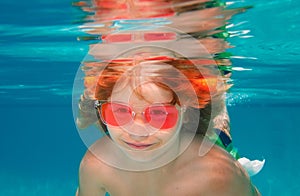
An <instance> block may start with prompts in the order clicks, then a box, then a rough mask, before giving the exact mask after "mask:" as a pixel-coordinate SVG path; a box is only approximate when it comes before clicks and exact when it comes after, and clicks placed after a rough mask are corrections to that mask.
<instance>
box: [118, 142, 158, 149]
mask: <svg viewBox="0 0 300 196" xmlns="http://www.w3.org/2000/svg"><path fill="white" fill-rule="evenodd" d="M124 142H125V141H124ZM125 144H127V145H128V146H129V147H130V148H134V149H139V150H143V149H147V148H149V147H151V146H153V145H154V144H142V143H130V142H125Z"/></svg>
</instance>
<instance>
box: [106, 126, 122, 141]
mask: <svg viewBox="0 0 300 196" xmlns="http://www.w3.org/2000/svg"><path fill="white" fill-rule="evenodd" d="M107 130H108V132H109V135H110V136H111V138H112V139H113V140H116V139H117V138H120V137H121V136H122V134H123V133H124V132H123V131H122V130H121V129H119V128H117V127H110V126H108V127H107Z"/></svg>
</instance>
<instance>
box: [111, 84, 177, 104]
mask: <svg viewBox="0 0 300 196" xmlns="http://www.w3.org/2000/svg"><path fill="white" fill-rule="evenodd" d="M110 100H111V101H118V102H124V103H130V104H141V105H142V104H149V103H170V102H171V101H172V100H173V93H172V91H171V90H169V89H166V88H163V87H161V86H158V85H157V84H156V83H153V82H147V83H142V84H140V85H138V86H137V87H133V86H132V85H130V84H127V85H126V86H123V88H118V87H116V88H114V89H113V91H112V95H111V97H110Z"/></svg>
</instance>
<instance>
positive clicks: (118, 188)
mask: <svg viewBox="0 0 300 196" xmlns="http://www.w3.org/2000/svg"><path fill="white" fill-rule="evenodd" d="M187 177H188V176H186V175H184V176H181V175H180V174H179V173H177V172H171V171H164V170H159V171H156V172H154V173H123V174H121V175H118V177H116V178H115V179H113V180H110V182H109V183H107V184H106V185H107V186H106V189H107V191H108V192H109V193H110V194H111V196H127V195H128V196H141V195H142V196H170V195H172V196H185V195H188V196H193V195H195V196H196V195H197V196H199V195H200V194H199V187H200V182H199V181H196V179H193V177H192V176H189V177H188V178H187Z"/></svg>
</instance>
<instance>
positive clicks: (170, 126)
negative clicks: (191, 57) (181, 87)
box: [106, 83, 181, 160]
mask: <svg viewBox="0 0 300 196" xmlns="http://www.w3.org/2000/svg"><path fill="white" fill-rule="evenodd" d="M138 88H139V95H138V94H137V93H136V92H134V89H133V88H132V87H131V86H130V85H126V86H125V87H124V86H123V87H122V88H121V89H117V90H114V91H113V93H112V96H111V97H110V98H109V100H108V101H109V103H117V104H121V106H116V107H115V106H113V107H114V108H113V109H112V111H114V112H115V113H116V114H115V116H116V117H115V118H116V119H121V120H123V119H122V116H125V115H126V116H127V117H128V114H127V113H129V114H130V115H129V117H130V121H129V120H128V121H126V123H119V122H118V123H117V124H118V125H115V126H113V125H111V124H110V123H106V124H107V128H108V130H109V133H110V136H111V138H112V140H113V141H114V142H115V143H116V144H117V145H118V146H119V147H120V148H121V149H123V150H124V151H125V153H128V154H129V155H130V157H132V158H135V155H136V156H138V157H139V158H138V159H140V158H141V157H140V156H139V155H140V154H141V152H145V154H147V156H148V157H144V158H142V159H145V160H146V159H147V160H149V158H150V159H151V157H149V156H151V153H150V154H149V152H151V151H152V152H154V151H156V150H160V149H164V146H166V144H167V143H168V142H169V141H170V140H171V138H174V137H178V135H177V134H176V133H178V132H179V129H180V127H181V112H180V107H179V106H178V105H171V104H170V103H171V102H172V100H173V94H172V92H171V91H169V90H166V89H163V88H161V87H158V86H157V85H155V84H154V83H144V84H142V85H140V86H139V87H138ZM153 108H154V109H153ZM119 115H120V116H119ZM149 116H150V117H149ZM149 118H150V119H149ZM119 124H120V125H119ZM138 154H139V155H138ZM153 155H154V154H153Z"/></svg>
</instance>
